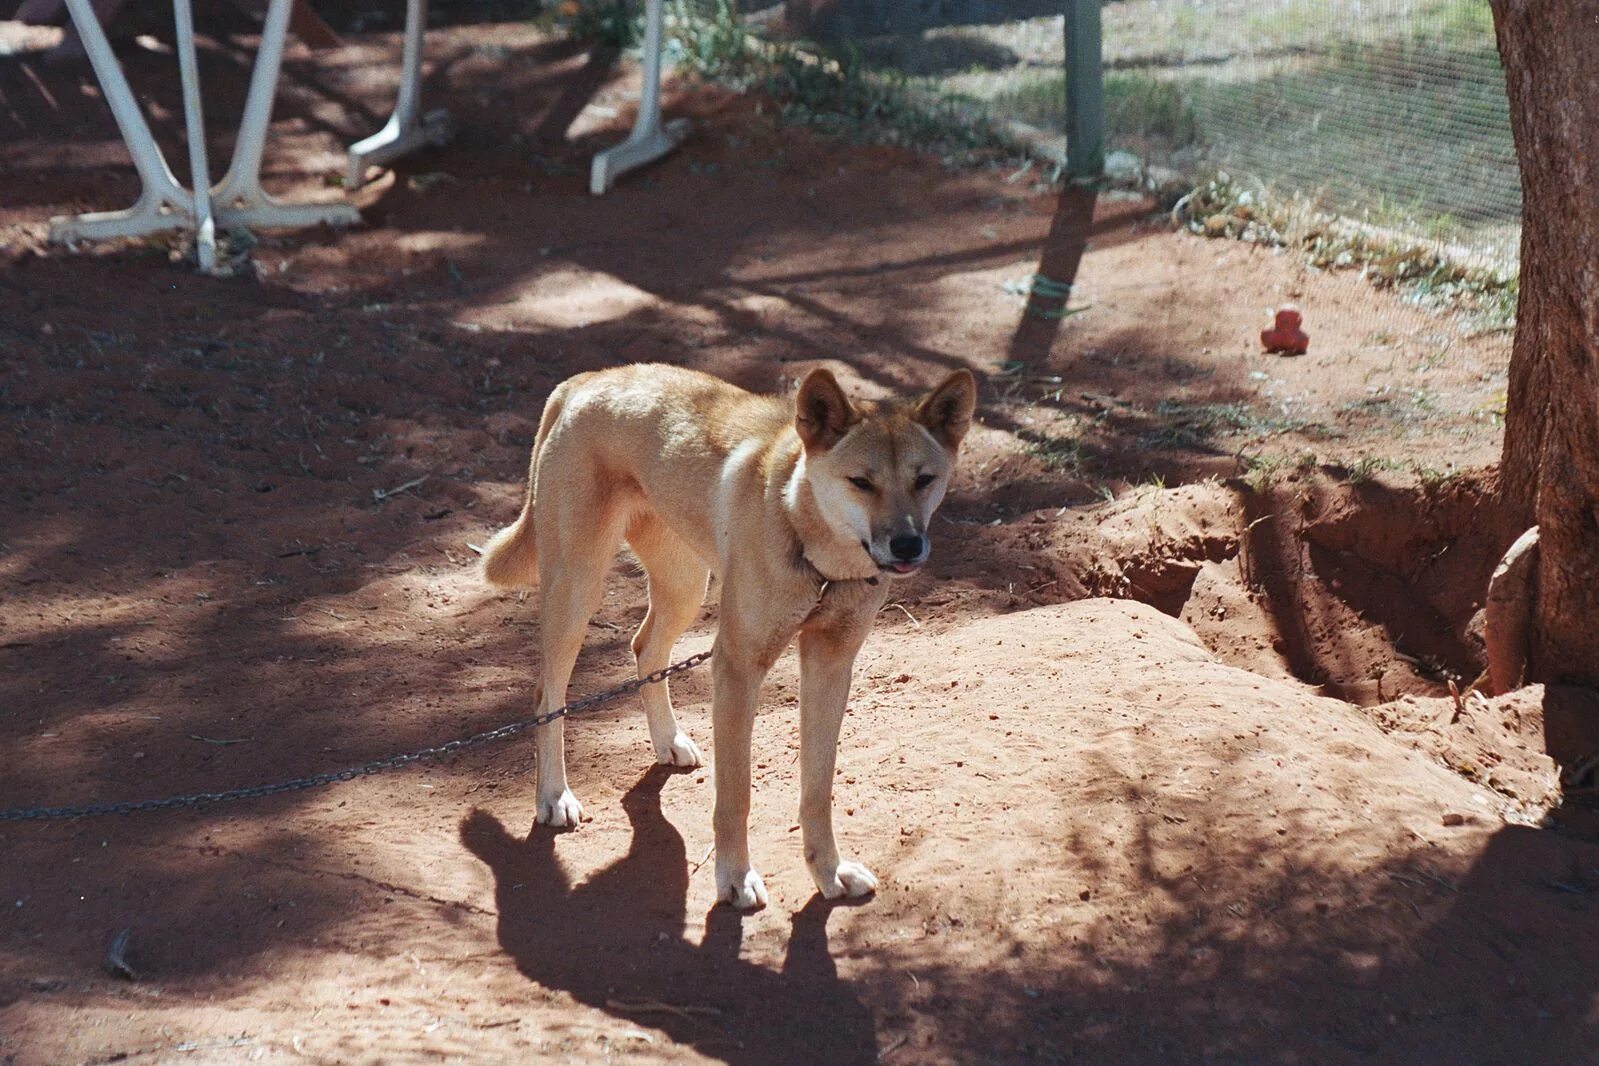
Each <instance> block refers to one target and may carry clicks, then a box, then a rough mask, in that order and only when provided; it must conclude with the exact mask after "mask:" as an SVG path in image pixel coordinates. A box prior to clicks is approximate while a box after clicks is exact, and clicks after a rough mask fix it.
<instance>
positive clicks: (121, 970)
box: [105, 929, 139, 981]
mask: <svg viewBox="0 0 1599 1066" xmlns="http://www.w3.org/2000/svg"><path fill="white" fill-rule="evenodd" d="M132 936H133V930H131V929H124V930H122V932H120V933H118V934H117V935H116V936H114V937H112V938H111V946H110V947H109V948H107V949H106V953H105V968H106V969H107V970H108V971H109V972H110V973H111V976H113V977H120V978H122V979H123V980H124V981H137V980H138V979H139V975H138V973H136V972H135V971H134V969H133V967H132V966H129V965H128V941H129V939H130V938H131V937H132Z"/></svg>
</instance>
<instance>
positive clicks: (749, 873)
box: [716, 869, 766, 911]
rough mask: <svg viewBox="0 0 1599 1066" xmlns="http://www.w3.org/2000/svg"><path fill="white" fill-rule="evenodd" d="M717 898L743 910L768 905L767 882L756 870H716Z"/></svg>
mask: <svg viewBox="0 0 1599 1066" xmlns="http://www.w3.org/2000/svg"><path fill="white" fill-rule="evenodd" d="M716 898H717V899H718V900H722V901H726V902H728V903H731V904H732V905H733V906H735V907H737V908H738V909H739V910H741V911H747V910H754V909H755V908H757V907H764V906H766V883H765V882H764V881H762V880H761V875H760V874H758V873H756V872H755V871H754V870H738V871H731V870H729V871H724V870H721V869H718V870H717V871H716Z"/></svg>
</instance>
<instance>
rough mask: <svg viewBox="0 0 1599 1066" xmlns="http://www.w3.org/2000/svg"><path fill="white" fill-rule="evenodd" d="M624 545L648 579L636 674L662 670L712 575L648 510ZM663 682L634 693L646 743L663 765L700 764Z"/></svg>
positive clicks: (635, 647) (635, 646)
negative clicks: (647, 736) (645, 723)
mask: <svg viewBox="0 0 1599 1066" xmlns="http://www.w3.org/2000/svg"><path fill="white" fill-rule="evenodd" d="M627 543H628V546H629V547H631V548H632V549H633V552H634V554H636V555H637V556H638V557H639V561H640V562H642V563H643V564H644V572H645V573H646V574H647V575H648V576H649V587H650V607H649V610H648V611H647V612H646V613H645V615H644V622H643V624H641V625H640V626H639V628H638V632H637V633H636V634H634V636H633V657H634V659H635V660H636V662H637V663H638V674H639V676H640V677H643V676H644V675H645V674H649V673H653V672H654V671H656V670H659V669H661V668H662V667H664V666H666V665H667V663H668V662H669V661H670V659H671V656H672V645H673V644H675V643H676V642H677V638H678V637H680V636H682V635H683V630H685V629H687V628H688V627H689V624H690V623H692V622H693V621H694V617H695V615H697V614H699V610H700V606H701V604H703V603H704V602H705V588H706V583H707V582H708V581H709V580H710V576H711V572H710V569H709V568H708V567H707V566H706V565H705V563H704V562H703V561H702V560H701V559H700V557H699V556H698V555H696V554H694V552H693V550H692V549H690V548H689V546H688V545H687V544H686V543H684V541H683V539H682V538H681V537H679V536H678V535H677V534H675V533H673V532H672V531H671V530H670V529H668V528H667V527H666V524H665V523H663V522H662V521H661V520H660V519H659V518H657V517H656V516H655V515H653V514H650V513H648V512H641V513H638V514H635V515H634V516H633V519H632V521H631V522H629V523H628V527H627ZM667 684H668V683H667V682H665V681H662V682H660V683H659V684H655V685H646V686H644V688H643V689H641V690H640V692H639V695H640V697H641V698H642V699H643V701H644V714H645V716H646V717H647V718H648V719H649V723H650V741H651V742H652V743H653V744H654V745H655V758H656V761H657V762H660V763H662V764H663V765H666V766H701V765H703V764H704V762H705V759H704V757H703V756H701V755H700V749H699V748H698V747H696V746H695V744H694V741H692V740H690V739H689V737H688V734H687V733H684V732H683V730H682V729H680V728H679V727H678V724H677V716H676V715H675V714H673V713H672V698H671V693H670V691H669V690H668V687H667Z"/></svg>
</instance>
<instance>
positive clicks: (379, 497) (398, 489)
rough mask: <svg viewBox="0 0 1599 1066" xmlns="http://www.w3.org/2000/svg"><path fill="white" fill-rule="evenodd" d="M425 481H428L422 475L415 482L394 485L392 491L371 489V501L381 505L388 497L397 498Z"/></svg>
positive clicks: (425, 476) (424, 475)
mask: <svg viewBox="0 0 1599 1066" xmlns="http://www.w3.org/2000/svg"><path fill="white" fill-rule="evenodd" d="M427 479H428V476H427V475H426V474H423V475H422V476H421V477H419V478H417V479H416V480H415V481H407V482H406V483H405V484H403V485H396V486H395V487H394V488H392V489H373V490H372V499H374V500H376V501H377V502H378V503H382V502H383V501H384V500H386V499H388V498H389V497H390V496H398V495H399V494H400V493H402V492H409V491H410V490H411V489H414V488H416V487H417V486H418V485H420V484H422V482H424V481H426V480H427Z"/></svg>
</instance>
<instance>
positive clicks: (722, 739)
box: [711, 635, 766, 910]
mask: <svg viewBox="0 0 1599 1066" xmlns="http://www.w3.org/2000/svg"><path fill="white" fill-rule="evenodd" d="M711 662H712V672H713V677H714V680H713V684H714V686H715V688H714V692H713V694H712V701H711V729H712V736H713V738H714V740H715V743H716V814H715V816H714V818H713V823H714V825H715V829H716V898H717V899H718V900H726V901H727V902H728V903H731V904H732V905H733V906H735V907H738V908H740V909H744V910H747V909H750V908H754V907H764V906H766V885H765V883H764V882H762V881H761V875H760V874H758V873H756V872H755V870H754V869H753V868H752V867H751V866H750V841H749V816H750V735H751V733H752V732H753V730H754V727H755V707H756V703H757V701H758V700H759V699H760V691H761V680H762V679H763V678H764V677H765V676H766V669H765V668H764V667H761V666H758V665H756V664H754V663H750V662H744V661H741V660H739V659H738V658H736V657H735V654H734V653H729V652H728V651H727V650H726V645H725V644H724V642H723V640H722V638H721V636H720V635H718V637H717V643H716V657H715V658H714V659H713V660H712V661H711Z"/></svg>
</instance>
